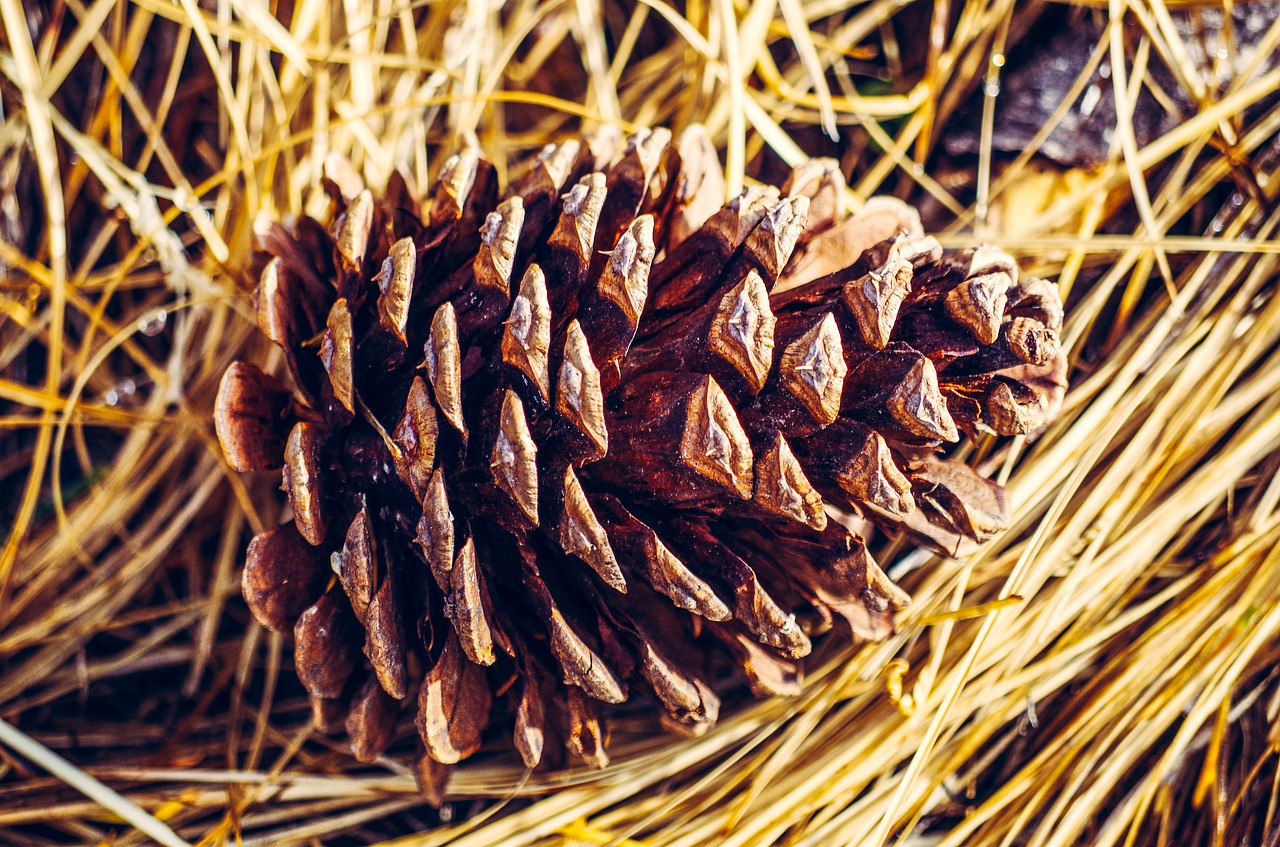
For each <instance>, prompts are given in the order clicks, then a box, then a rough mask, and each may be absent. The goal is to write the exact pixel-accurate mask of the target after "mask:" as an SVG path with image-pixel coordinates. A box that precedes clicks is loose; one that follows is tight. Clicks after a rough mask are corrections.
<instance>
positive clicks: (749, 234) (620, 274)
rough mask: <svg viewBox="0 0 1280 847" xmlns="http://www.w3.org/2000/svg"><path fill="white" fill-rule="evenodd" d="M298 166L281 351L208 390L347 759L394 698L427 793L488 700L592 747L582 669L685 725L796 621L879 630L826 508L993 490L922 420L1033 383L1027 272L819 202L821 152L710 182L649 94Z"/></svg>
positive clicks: (775, 651) (1033, 418) (1045, 357)
mask: <svg viewBox="0 0 1280 847" xmlns="http://www.w3.org/2000/svg"><path fill="white" fill-rule="evenodd" d="M327 187H328V188H329V191H330V194H331V195H332V197H333V200H334V203H335V207H336V215H335V221H336V222H335V223H334V225H333V226H332V228H326V227H325V226H323V225H322V224H320V223H318V222H316V221H314V220H311V219H305V218H304V219H301V220H298V221H297V222H296V223H294V224H293V225H292V226H291V227H289V228H285V227H282V226H275V227H272V228H271V229H270V231H269V232H267V233H266V234H265V236H264V241H265V248H266V252H267V254H268V255H269V261H267V262H266V265H265V267H264V268H263V270H262V273H261V277H260V283H259V287H258V291H257V311H258V323H259V326H260V328H261V330H262V331H263V332H264V333H265V334H266V335H267V337H268V338H270V339H271V341H273V342H275V343H276V344H277V345H279V347H280V349H281V350H282V351H283V353H284V361H285V363H286V364H287V367H288V370H289V377H290V379H289V381H288V383H287V384H286V383H284V382H281V381H278V380H277V379H275V378H274V377H272V376H270V375H268V374H266V373H264V372H262V371H261V370H259V369H258V368H256V367H254V366H253V365H250V364H247V363H243V362H241V363H237V364H235V365H233V366H232V367H231V368H230V369H229V370H228V371H227V373H226V375H225V377H224V379H223V381H222V385H221V389H220V392H219V395H218V400H217V408H216V425H217V432H218V437H219V439H220V441H221V443H222V447H223V450H224V451H225V453H226V456H227V459H228V461H229V463H230V464H231V466H232V467H234V468H235V469H237V470H240V471H254V470H264V469H283V489H284V491H285V493H286V494H287V496H288V500H289V505H290V507H291V513H292V518H291V520H289V522H287V523H285V524H284V525H282V526H279V527H277V528H275V529H272V530H270V531H268V532H266V533H263V534H262V535H259V536H258V537H256V538H254V539H253V541H252V542H251V544H250V545H249V549H248V553H247V561H246V565H245V570H244V594H245V597H246V599H247V601H248V603H249V606H250V608H251V609H252V611H253V613H254V615H255V616H256V617H257V618H258V620H260V621H261V622H262V623H263V624H264V625H265V626H267V627H270V628H271V629H273V630H276V631H280V632H292V633H293V634H294V637H295V643H296V647H295V650H296V663H297V672H298V675H299V677H300V679H301V681H302V683H303V685H304V686H305V687H306V689H307V691H308V692H310V695H311V697H312V700H313V704H314V711H315V720H316V722H317V723H318V724H319V725H321V726H325V727H328V726H333V725H335V724H336V723H337V722H338V721H345V725H346V729H347V732H348V733H349V735H350V739H351V744H352V747H353V749H354V752H355V754H356V755H357V756H358V757H360V758H361V759H366V760H367V759H370V758H372V757H375V756H377V755H378V754H379V753H380V752H381V751H382V750H383V749H384V748H385V746H386V745H387V743H388V742H389V740H390V739H391V737H392V730H393V728H394V725H395V722H396V720H397V719H398V717H399V716H400V715H401V714H402V713H403V712H406V711H407V712H410V713H412V714H413V716H414V718H415V719H416V723H417V727H418V729H419V731H420V734H421V737H422V741H423V744H424V746H425V748H426V756H425V757H424V759H423V763H422V766H421V772H422V774H423V775H424V778H425V779H426V782H427V786H428V788H431V787H432V786H434V788H435V790H436V791H437V792H438V790H439V787H440V784H441V783H440V780H441V779H442V778H443V774H444V773H445V767H444V766H447V765H450V764H452V763H455V762H457V761H459V760H461V759H463V758H465V757H466V756H468V755H470V754H472V753H473V752H475V751H476V749H477V748H478V747H479V746H480V743H481V738H482V735H483V733H484V732H485V730H486V728H487V727H488V725H489V724H490V722H491V721H495V722H497V723H498V724H500V725H505V727H506V729H505V732H509V733H511V734H512V735H513V736H514V743H515V747H516V749H517V750H518V752H519V754H520V755H521V756H522V757H523V759H524V761H525V763H526V764H527V765H528V766H530V767H533V766H535V765H537V764H538V763H539V761H540V760H543V759H544V757H547V758H553V757H554V756H556V755H558V752H557V751H558V750H559V749H560V748H562V747H567V748H568V749H569V750H571V751H573V752H575V753H576V754H577V755H578V756H580V757H582V758H583V759H585V760H586V761H587V762H588V763H591V764H593V765H596V766H603V764H604V763H605V762H606V761H607V758H606V752H605V749H604V739H605V731H604V729H603V727H602V725H601V715H602V709H601V707H602V705H604V704H614V703H620V702H622V701H624V700H626V699H627V698H628V697H629V696H640V697H645V698H651V699H652V700H653V701H654V702H656V703H657V704H658V705H659V706H660V708H661V711H662V713H663V714H664V721H665V723H666V724H667V725H668V726H670V727H672V728H675V729H683V730H686V731H691V732H697V731H700V730H702V729H704V728H705V727H706V726H708V725H709V724H711V723H712V722H714V721H715V719H716V715H717V712H718V708H719V701H718V700H717V696H716V694H715V691H714V689H715V687H716V686H715V685H713V681H715V680H716V679H717V678H719V677H723V676H724V675H725V671H726V669H727V668H736V669H737V671H738V672H739V673H740V674H742V675H743V676H744V677H745V678H746V679H747V681H748V682H749V683H750V685H751V687H752V688H753V689H754V690H755V691H756V692H757V693H760V694H765V693H789V692H795V691H796V690H797V688H798V685H799V680H800V673H801V668H800V664H799V660H800V659H802V658H803V657H804V656H805V655H806V654H807V653H808V652H809V650H810V639H809V633H810V632H811V631H812V629H813V623H814V622H815V621H816V622H817V623H818V624H819V625H821V624H822V623H824V622H825V623H830V622H831V621H833V620H834V619H836V618H839V619H843V620H844V621H846V622H847V625H848V626H849V627H850V629H851V630H852V632H853V633H854V634H855V635H856V636H857V637H861V638H868V639H874V638H882V637H884V636H885V635H886V634H888V633H889V632H890V631H891V629H892V615H893V612H894V611H895V610H897V609H899V608H901V607H902V606H903V605H904V604H905V603H906V602H907V600H908V598H907V596H906V595H905V594H904V593H903V592H902V591H901V590H900V589H899V588H897V587H896V586H895V585H894V584H893V583H891V582H890V581H889V579H888V578H887V577H886V576H885V575H884V573H883V572H882V571H881V570H880V568H879V567H877V565H876V563H875V561H873V559H872V558H871V556H870V555H869V554H868V552H867V548H866V544H865V543H864V540H863V539H862V538H861V537H859V536H858V535H857V534H855V533H854V532H852V531H850V529H849V528H848V526H847V525H853V522H852V521H849V520H848V516H849V515H861V516H864V517H866V518H868V519H869V520H871V521H873V522H875V523H877V524H882V525H884V526H885V527H886V528H887V529H889V530H894V529H898V528H903V527H905V528H906V529H908V530H910V531H911V532H912V533H915V534H916V535H918V536H919V537H920V538H921V539H923V540H925V541H927V542H929V543H932V544H935V545H937V546H940V547H941V548H943V549H953V548H954V547H955V546H956V545H957V544H958V543H960V542H961V540H962V539H972V540H981V539H983V538H986V537H989V536H990V535H991V534H992V533H994V532H997V531H999V530H1000V529H1001V528H1002V527H1003V526H1004V525H1005V520H1006V506H1005V502H1004V494H1003V491H1002V490H1001V489H1000V487H999V486H997V485H996V484H994V483H992V482H990V481H988V480H986V479H984V478H982V477H981V476H979V475H978V474H976V473H975V472H974V471H972V470H970V469H969V468H968V467H967V466H965V465H962V464H959V463H956V462H952V461H948V460H947V459H945V458H942V457H941V450H942V449H943V448H945V446H946V445H947V444H949V443H952V442H956V441H957V440H958V439H959V438H960V436H961V433H967V434H969V435H971V436H972V435H975V434H976V433H978V432H979V431H982V432H995V433H999V434H1003V435H1011V434H1027V433H1032V432H1035V431H1036V430H1037V429H1039V428H1041V427H1043V425H1044V424H1045V423H1046V422H1047V421H1048V420H1049V418H1050V417H1052V416H1053V414H1054V413H1055V411H1056V409H1057V407H1058V405H1059V404H1060V402H1061V399H1062V393H1063V390H1064V374H1065V364H1064V358H1063V354H1062V351H1061V349H1060V347H1059V342H1058V332H1059V330H1060V328H1061V323H1062V305H1061V302H1060V300H1059V298H1058V295H1057V292H1056V287H1055V286H1054V285H1052V284H1050V283H1046V282H1043V281H1041V280H1035V279H1029V280H1020V279H1019V274H1018V267H1017V265H1016V264H1015V263H1014V261H1013V260H1012V259H1011V258H1010V257H1009V256H1007V255H1006V254H1004V253H1002V252H1000V251H998V250H995V249H992V248H978V249H975V250H967V251H962V252H958V253H955V254H953V255H945V256H944V255H943V251H942V250H941V249H940V247H939V245H938V243H937V241H936V240H934V239H933V238H930V237H928V236H926V235H924V234H923V232H922V231H921V228H920V222H919V218H918V216H917V215H916V214H915V212H914V211H913V210H912V209H910V207H908V206H906V205H905V204H903V203H901V202H899V201H896V200H890V199H883V198H880V199H876V200H873V201H871V202H870V203H868V204H867V205H866V207H865V208H864V209H863V210H862V211H860V212H858V213H857V214H854V215H852V216H846V215H845V214H844V213H843V211H842V204H841V199H842V198H841V191H842V190H843V184H842V180H841V178H840V174H839V171H838V170H837V168H836V166H835V164H834V163H833V162H829V161H813V162H810V163H807V164H805V165H802V166H800V167H798V168H797V169H796V170H795V171H794V172H793V173H792V175H791V178H790V179H789V181H788V182H787V184H786V185H784V186H783V187H782V188H781V189H776V188H771V187H765V188H756V187H753V188H748V189H747V190H746V191H744V192H743V193H742V194H741V195H739V196H738V197H736V198H734V199H732V200H731V201H729V203H727V204H725V205H723V206H721V200H722V198H723V196H724V182H723V180H722V177H721V176H720V165H719V162H718V161H717V160H716V157H715V152H714V149H713V148H712V147H711V145H710V142H709V139H708V138H707V136H706V133H705V131H703V130H701V129H700V128H694V129H691V130H689V131H688V132H686V133H685V134H684V135H683V136H682V137H681V138H680V139H679V140H678V141H674V142H673V139H672V137H671V134H670V133H669V132H667V131H665V130H661V129H659V130H653V131H642V132H640V133H638V134H637V135H635V136H633V137H632V138H630V139H629V141H627V142H626V143H625V144H624V143H623V142H622V140H621V139H620V138H618V137H617V136H611V135H608V134H600V135H598V136H596V137H594V138H590V139H585V140H581V141H577V140H575V141H566V142H564V143H562V144H559V145H552V146H548V147H547V148H546V149H545V150H544V151H543V152H542V153H541V155H540V156H539V157H538V158H537V160H536V162H535V163H534V164H533V165H532V167H531V168H530V169H529V171H528V172H527V173H526V174H525V175H524V176H523V177H522V178H521V179H519V180H517V181H516V182H515V184H513V185H512V186H510V187H509V188H508V189H507V191H506V193H505V196H504V195H503V193H502V192H501V191H500V188H499V186H498V184H497V181H496V178H495V169H494V168H493V166H491V165H490V164H489V163H487V162H485V161H484V160H483V159H481V158H480V157H479V156H478V155H477V154H476V153H475V152H474V151H466V152H463V153H461V154H459V155H456V156H454V157H453V158H452V159H450V160H449V161H448V163H447V164H446V165H445V166H444V168H443V173H442V174H441V176H440V178H439V182H438V184H437V185H436V187H435V189H434V196H433V197H432V198H430V200H429V201H427V202H424V203H420V202H419V201H418V200H417V199H416V198H414V197H413V196H411V192H410V191H409V189H408V188H407V186H406V183H405V182H404V180H402V179H400V178H398V177H397V178H394V179H393V180H392V183H391V185H390V186H388V187H387V189H386V190H385V192H384V194H383V196H382V198H381V199H375V197H374V195H373V194H371V193H370V191H368V190H367V189H365V188H364V186H363V185H362V184H361V183H360V181H359V180H358V179H357V178H356V177H354V175H353V174H351V172H350V171H349V169H344V168H343V167H342V166H341V165H340V163H337V162H335V163H332V167H331V170H330V178H329V179H328V181H327ZM420 212H421V213H420ZM797 611H801V612H803V613H804V617H803V621H802V620H798V619H797V616H796V612H797ZM804 622H807V623H809V624H810V626H808V627H806V626H805V625H804ZM552 742H555V743H552Z"/></svg>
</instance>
